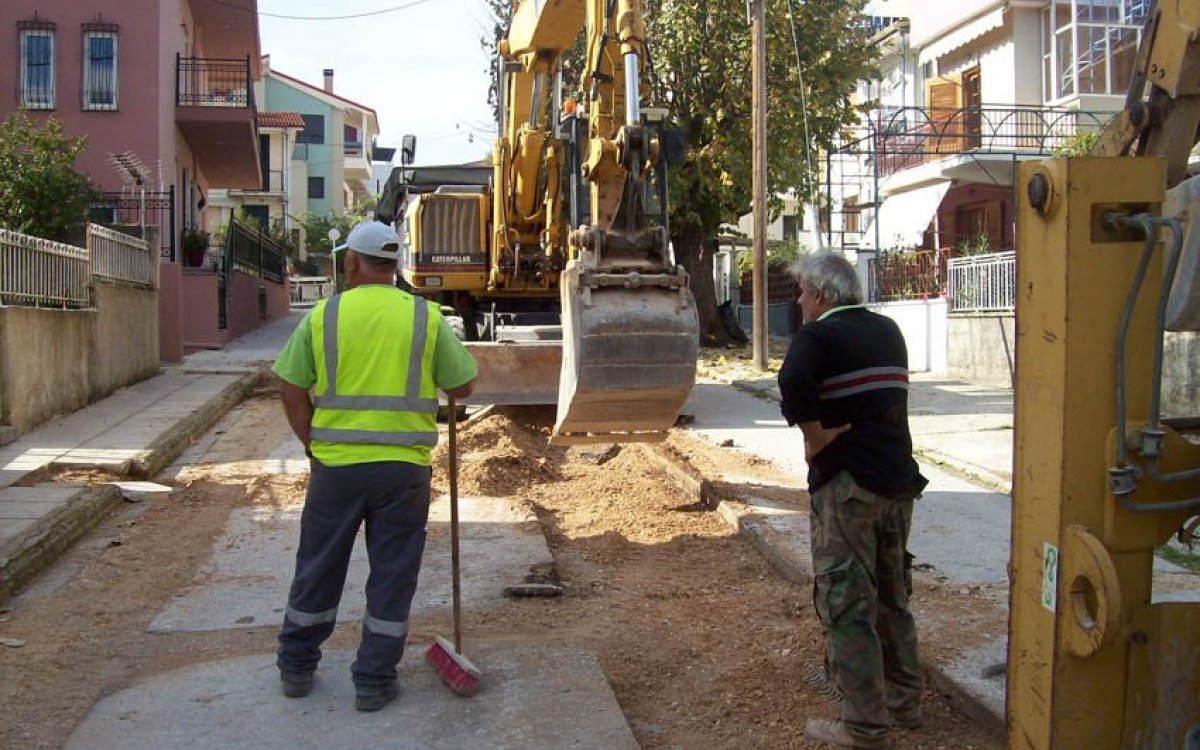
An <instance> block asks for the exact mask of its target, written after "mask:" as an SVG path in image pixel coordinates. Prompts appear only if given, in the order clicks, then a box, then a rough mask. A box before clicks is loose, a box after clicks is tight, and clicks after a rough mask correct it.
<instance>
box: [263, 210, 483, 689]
mask: <svg viewBox="0 0 1200 750" xmlns="http://www.w3.org/2000/svg"><path fill="white" fill-rule="evenodd" d="M399 247H400V238H399V237H398V236H397V235H396V232H395V231H394V230H393V229H392V228H391V227H389V226H387V225H386V224H381V223H379V222H375V221H366V222H363V223H361V224H359V225H358V226H356V227H354V229H352V230H351V231H350V234H349V235H348V236H347V237H346V244H344V245H342V246H340V247H338V248H336V249H335V250H334V252H335V253H342V254H343V258H344V267H345V273H346V276H345V278H346V280H347V284H348V286H349V290H348V291H346V292H343V293H341V294H335V295H334V296H332V297H330V298H329V299H326V300H322V301H321V302H319V303H318V304H317V306H316V307H314V308H313V309H312V310H311V311H310V312H309V313H308V314H307V315H305V317H304V319H303V320H302V321H301V322H300V324H299V326H298V327H297V328H296V330H295V332H294V333H293V334H292V336H291V338H290V339H289V340H288V342H287V345H286V346H285V347H284V349H283V351H282V352H281V353H280V355H279V359H278V360H277V361H276V362H275V366H274V368H273V369H274V372H275V373H276V374H277V375H278V376H279V377H280V379H281V380H282V383H281V386H280V387H281V391H282V399H283V408H284V411H285V413H286V414H287V419H288V423H289V424H290V425H291V427H292V430H293V431H294V432H295V433H296V437H297V438H299V439H300V442H301V443H303V444H304V449H305V453H306V454H307V455H308V457H309V459H310V465H311V468H312V475H311V477H310V479H309V483H308V493H307V496H306V497H305V500H304V511H303V514H302V516H301V520H300V546H299V549H298V550H297V551H296V572H295V576H294V577H293V579H292V586H291V591H290V593H289V594H288V603H287V610H286V612H285V615H284V619H283V627H282V629H281V630H280V633H279V648H278V652H277V655H278V659H277V664H278V666H279V673H280V679H281V680H282V687H283V694H284V695H286V696H288V697H293V698H298V697H303V696H305V695H308V694H309V692H311V691H312V687H313V675H314V672H315V671H316V669H317V662H318V661H319V660H320V658H321V644H322V643H323V642H324V641H325V639H327V638H328V637H329V636H330V634H332V633H333V627H334V624H335V623H336V621H337V610H338V603H339V601H340V599H341V595H342V587H343V585H344V584H345V581H346V571H347V569H348V568H349V565H350V552H351V550H352V549H353V547H354V539H355V537H356V536H357V534H358V529H359V526H360V525H362V524H363V522H364V521H365V522H366V542H367V554H368V557H369V559H370V568H371V572H370V576H369V578H368V579H367V585H366V595H367V610H366V613H365V614H364V615H363V621H362V640H361V642H360V644H359V648H358V654H357V658H356V659H355V661H354V664H353V666H352V667H351V675H352V678H353V680H354V686H355V707H356V708H357V709H358V710H360V711H375V710H378V709H380V708H382V707H383V706H384V705H386V704H387V703H388V702H389V701H391V700H392V699H393V698H395V697H396V696H397V695H398V694H399V686H398V684H397V679H396V665H397V664H398V663H399V662H400V657H401V656H402V655H403V653H404V643H405V638H406V635H407V633H408V614H409V609H410V607H411V605H412V598H413V594H414V593H415V592H416V588H417V574H418V573H419V572H420V568H421V554H422V552H423V551H424V548H425V525H426V522H427V520H428V517H429V496H430V475H431V468H430V464H431V457H430V456H431V452H432V450H433V447H434V445H435V444H436V443H437V436H438V433H437V424H436V422H435V418H436V415H437V408H438V397H437V391H438V389H439V388H440V389H442V390H444V391H445V392H446V393H448V394H449V395H451V396H454V397H456V398H465V397H466V396H468V395H470V393H471V389H472V387H473V385H474V381H475V376H476V375H477V372H478V371H477V368H476V365H475V361H474V359H472V358H471V355H470V354H469V353H468V352H467V350H466V349H465V348H464V347H463V345H462V343H461V342H459V340H458V339H457V338H456V337H455V335H454V333H453V332H452V331H451V329H450V326H449V325H448V324H447V323H446V321H445V319H443V318H442V315H441V313H440V312H439V308H438V306H437V305H436V304H434V303H432V302H429V301H427V300H425V299H423V298H421V297H416V296H414V295H411V294H408V293H407V292H403V291H401V290H400V289H397V288H396V286H395V284H394V281H395V273H396V262H397V258H398V256H399Z"/></svg>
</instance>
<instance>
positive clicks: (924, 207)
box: [860, 180, 950, 250]
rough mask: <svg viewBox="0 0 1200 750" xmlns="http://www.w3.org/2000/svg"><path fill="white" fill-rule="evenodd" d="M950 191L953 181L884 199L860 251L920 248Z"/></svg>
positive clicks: (863, 239)
mask: <svg viewBox="0 0 1200 750" xmlns="http://www.w3.org/2000/svg"><path fill="white" fill-rule="evenodd" d="M949 189H950V181H949V180H944V181H942V182H937V183H934V184H932V185H926V186H925V187H920V188H917V189H915V190H909V191H907V192H904V193H895V194H893V195H889V196H888V197H886V198H884V199H883V205H881V206H880V207H879V212H878V213H877V214H876V216H875V221H874V222H872V223H871V225H870V226H868V227H867V228H866V231H864V232H863V233H862V244H861V245H860V247H864V248H868V249H873V250H878V249H880V248H882V249H885V250H890V249H892V248H913V247H918V246H920V244H921V242H922V240H923V239H924V236H925V230H926V229H928V228H929V222H930V221H932V220H933V215H934V214H935V213H937V210H938V206H940V205H941V204H942V198H945V197H946V191H947V190H949ZM876 223H878V224H879V247H878V248H877V247H875V224H876Z"/></svg>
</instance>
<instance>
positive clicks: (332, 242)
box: [325, 227, 342, 294]
mask: <svg viewBox="0 0 1200 750" xmlns="http://www.w3.org/2000/svg"><path fill="white" fill-rule="evenodd" d="M325 236H326V237H328V238H329V261H330V263H332V264H333V293H334V294H337V291H338V285H337V253H335V252H333V251H334V248H336V247H337V241H338V238H339V237H341V236H342V232H341V230H340V229H338V228H337V227H333V228H332V229H330V230H329V233H328V234H326V235H325Z"/></svg>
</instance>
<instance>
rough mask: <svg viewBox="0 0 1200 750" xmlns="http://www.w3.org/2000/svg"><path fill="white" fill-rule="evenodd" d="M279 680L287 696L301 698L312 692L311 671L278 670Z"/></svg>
mask: <svg viewBox="0 0 1200 750" xmlns="http://www.w3.org/2000/svg"><path fill="white" fill-rule="evenodd" d="M279 682H280V685H281V686H282V687H283V694H284V695H286V696H287V697H289V698H303V697H304V696H306V695H308V694H309V693H311V692H312V689H313V673H312V672H280V673H279Z"/></svg>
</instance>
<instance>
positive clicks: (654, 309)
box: [550, 260, 700, 445]
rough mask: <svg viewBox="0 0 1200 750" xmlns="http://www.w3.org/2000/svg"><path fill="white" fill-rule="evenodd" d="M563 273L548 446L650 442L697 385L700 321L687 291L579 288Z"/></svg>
mask: <svg viewBox="0 0 1200 750" xmlns="http://www.w3.org/2000/svg"><path fill="white" fill-rule="evenodd" d="M581 270H582V264H581V262H580V261H579V260H573V261H571V262H570V263H569V264H567V268H566V270H565V271H564V272H563V284H562V287H561V292H562V294H561V296H562V320H563V362H562V377H561V380H560V382H559V389H558V418H557V420H556V422H555V426H554V434H553V436H552V437H551V438H550V442H551V443H552V444H555V445H569V444H572V443H601V442H638V441H642V442H654V441H659V440H662V439H664V438H665V437H666V434H667V431H668V430H670V429H671V427H672V426H673V425H674V424H675V420H676V418H677V417H678V415H679V410H680V409H682V408H683V405H684V402H686V401H687V398H688V395H689V394H690V393H691V390H692V385H694V384H695V381H696V359H697V357H698V355H699V332H700V323H699V319H698V317H697V314H696V303H695V301H694V300H693V298H692V293H691V291H690V290H689V289H688V288H687V287H686V286H684V287H683V288H681V289H667V288H656V287H639V288H624V287H606V288H600V289H588V288H582V289H581V288H580V285H579V283H578V279H579V273H580V271H581Z"/></svg>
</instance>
